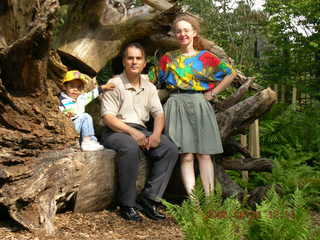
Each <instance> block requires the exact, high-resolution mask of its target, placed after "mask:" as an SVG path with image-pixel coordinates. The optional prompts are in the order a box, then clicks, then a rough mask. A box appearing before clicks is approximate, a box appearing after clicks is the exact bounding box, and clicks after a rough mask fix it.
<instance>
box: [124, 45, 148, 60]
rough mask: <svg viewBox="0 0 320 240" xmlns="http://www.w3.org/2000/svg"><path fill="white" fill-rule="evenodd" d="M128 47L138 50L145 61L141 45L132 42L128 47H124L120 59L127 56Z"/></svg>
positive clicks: (144, 53)
mask: <svg viewBox="0 0 320 240" xmlns="http://www.w3.org/2000/svg"><path fill="white" fill-rule="evenodd" d="M130 47H135V48H138V49H140V51H141V52H142V55H143V58H144V59H145V60H146V52H145V50H144V48H143V47H142V45H141V44H140V43H138V42H132V43H129V44H128V45H126V46H125V48H124V49H123V51H122V59H123V58H125V56H126V54H127V49H128V48H130Z"/></svg>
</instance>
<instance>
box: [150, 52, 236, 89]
mask: <svg viewBox="0 0 320 240" xmlns="http://www.w3.org/2000/svg"><path fill="white" fill-rule="evenodd" d="M233 72H234V70H233V68H232V67H231V65H229V64H227V63H225V62H224V61H222V60H220V59H219V58H218V57H216V56H215V55H214V54H212V53H211V52H208V51H206V50H202V51H199V52H197V54H196V55H193V56H186V55H182V54H181V52H180V50H177V51H173V52H168V53H166V54H165V55H163V56H162V57H161V58H160V62H159V66H155V67H153V68H152V69H151V71H150V72H149V78H150V81H151V82H153V83H155V84H157V85H158V84H159V85H165V86H166V88H169V89H176V88H179V89H183V90H195V91H207V90H210V89H213V88H214V87H215V86H216V84H217V83H218V82H219V81H221V80H222V79H223V78H224V77H225V76H226V75H230V74H232V73H233Z"/></svg>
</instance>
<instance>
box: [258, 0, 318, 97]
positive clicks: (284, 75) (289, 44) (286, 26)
mask: <svg viewBox="0 0 320 240" xmlns="http://www.w3.org/2000/svg"><path fill="white" fill-rule="evenodd" d="M318 5H319V1H314V0H307V1H300V0H287V1H281V0H267V1H266V5H265V10H264V11H265V12H266V14H268V16H269V21H268V23H267V25H266V28H265V33H266V36H268V42H269V43H271V46H270V50H269V51H268V52H266V53H265V55H266V56H267V57H266V58H265V61H264V65H263V69H262V70H263V78H264V79H267V83H268V84H270V83H272V82H273V83H279V84H286V85H290V86H292V85H295V86H297V87H298V88H299V89H300V90H302V91H304V92H306V93H309V94H310V95H312V96H315V95H317V93H318V91H319V80H318V77H319V71H318V70H316V69H319V54H320V33H319V29H320V21H319V16H320V8H319V7H318Z"/></svg>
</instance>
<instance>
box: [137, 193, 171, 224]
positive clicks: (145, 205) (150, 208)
mask: <svg viewBox="0 0 320 240" xmlns="http://www.w3.org/2000/svg"><path fill="white" fill-rule="evenodd" d="M137 203H138V204H139V205H140V206H141V208H142V210H141V212H142V213H143V214H144V215H146V216H147V217H148V218H151V219H153V220H162V219H165V218H166V216H165V215H163V214H161V213H160V212H158V211H157V208H156V205H155V203H154V202H153V201H152V200H150V199H148V198H146V197H144V196H139V197H138V199H137Z"/></svg>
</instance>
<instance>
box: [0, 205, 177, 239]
mask: <svg viewBox="0 0 320 240" xmlns="http://www.w3.org/2000/svg"><path fill="white" fill-rule="evenodd" d="M55 226H56V233H55V235H54V236H46V235H42V234H39V233H38V234H35V233H31V232H29V231H26V230H22V229H21V228H19V227H18V226H17V225H16V224H14V223H13V222H10V221H3V220H2V221H0V239H1V240H58V239H59V240H82V239H90V240H111V239H112V240H115V239H116V240H143V239H145V240H182V239H183V235H182V232H181V230H180V229H179V227H178V225H177V224H176V223H175V221H174V220H173V219H172V218H170V217H168V218H167V219H166V220H163V221H153V220H150V219H148V218H144V219H143V222H141V223H135V222H128V221H126V220H124V219H122V218H121V217H119V216H118V215H117V213H116V212H114V211H107V210H104V211H101V212H94V213H85V214H83V213H81V214H80V213H71V212H68V213H63V214H58V215H57V216H56V218H55Z"/></svg>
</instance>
